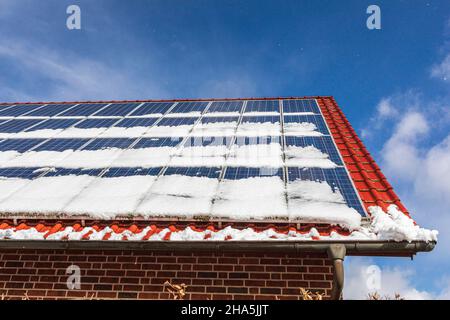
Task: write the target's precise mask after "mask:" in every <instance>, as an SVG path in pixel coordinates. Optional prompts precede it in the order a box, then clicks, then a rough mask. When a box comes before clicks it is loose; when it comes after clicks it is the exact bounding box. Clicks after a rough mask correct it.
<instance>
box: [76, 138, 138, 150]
mask: <svg viewBox="0 0 450 320" xmlns="http://www.w3.org/2000/svg"><path fill="white" fill-rule="evenodd" d="M134 141H135V139H127V138H114V139H113V138H103V139H102V138H100V139H95V140H92V141H91V142H89V143H88V144H87V145H85V146H84V147H83V148H82V149H81V150H102V149H109V148H117V149H126V148H128V147H129V146H130V145H131V144H132V143H133V142H134Z"/></svg>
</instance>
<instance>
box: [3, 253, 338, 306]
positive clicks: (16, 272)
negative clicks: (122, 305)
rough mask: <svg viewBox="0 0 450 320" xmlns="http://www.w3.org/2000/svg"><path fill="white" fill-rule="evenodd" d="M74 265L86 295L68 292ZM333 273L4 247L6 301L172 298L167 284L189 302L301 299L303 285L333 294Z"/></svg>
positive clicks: (280, 263)
mask: <svg viewBox="0 0 450 320" xmlns="http://www.w3.org/2000/svg"><path fill="white" fill-rule="evenodd" d="M72 264H76V265H78V266H79V267H80V269H81V289H80V290H68V289H67V286H66V281H67V277H68V275H67V274H66V268H67V267H68V266H70V265H72ZM332 272H333V270H332V266H331V264H330V262H329V260H328V259H327V258H326V255H322V254H318V253H302V254H300V255H284V254H255V253H239V254H230V253H217V254H214V253H178V252H149V251H136V250H133V251H131V250H130V251H127V250H120V251H111V250H109V251H108V250H106V251H105V250H97V251H92V250H89V251H83V250H29V249H27V250H15V249H14V250H13V249H8V250H6V249H1V250H0V297H1V296H2V295H3V298H4V299H22V298H24V297H28V298H30V299H33V298H45V299H67V298H87V299H108V298H122V299H136V298H138V299H168V298H169V294H168V293H167V292H164V290H163V283H164V282H165V281H166V280H168V281H169V282H171V283H173V284H180V283H185V284H186V285H187V286H188V288H187V296H186V297H185V299H297V298H298V297H299V288H300V287H303V288H306V289H310V290H312V291H313V292H316V291H318V292H322V293H326V294H327V295H329V294H330V289H331V283H332ZM0 299H1V298H0Z"/></svg>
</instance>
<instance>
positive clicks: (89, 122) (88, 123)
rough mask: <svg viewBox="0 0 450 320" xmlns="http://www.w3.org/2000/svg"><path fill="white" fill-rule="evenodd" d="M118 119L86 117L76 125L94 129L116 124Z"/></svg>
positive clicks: (76, 126) (81, 127)
mask: <svg viewBox="0 0 450 320" xmlns="http://www.w3.org/2000/svg"><path fill="white" fill-rule="evenodd" d="M117 121H119V120H118V119H114V118H113V119H111V118H108V119H86V120H83V121H81V122H79V123H78V124H76V125H75V128H80V129H92V128H109V127H111V126H112V125H113V124H115V123H116V122H117Z"/></svg>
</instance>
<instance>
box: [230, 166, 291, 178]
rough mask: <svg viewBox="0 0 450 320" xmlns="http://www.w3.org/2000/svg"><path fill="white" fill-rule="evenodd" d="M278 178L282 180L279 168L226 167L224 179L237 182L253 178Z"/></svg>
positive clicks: (281, 171) (281, 172)
mask: <svg viewBox="0 0 450 320" xmlns="http://www.w3.org/2000/svg"><path fill="white" fill-rule="evenodd" d="M274 176H275V177H279V178H280V179H283V170H282V169H281V168H247V167H227V168H226V170H225V175H224V179H226V180H239V179H247V178H255V177H274Z"/></svg>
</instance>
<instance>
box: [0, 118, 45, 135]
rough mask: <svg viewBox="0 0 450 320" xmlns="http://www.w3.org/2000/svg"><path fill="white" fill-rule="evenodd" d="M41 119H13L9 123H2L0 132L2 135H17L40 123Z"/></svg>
mask: <svg viewBox="0 0 450 320" xmlns="http://www.w3.org/2000/svg"><path fill="white" fill-rule="evenodd" d="M42 121H44V120H42V119H14V120H10V121H6V122H3V123H2V124H0V132H3V133H18V132H22V131H23V130H25V129H27V128H30V127H32V126H34V125H36V124H38V123H39V122H42Z"/></svg>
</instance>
